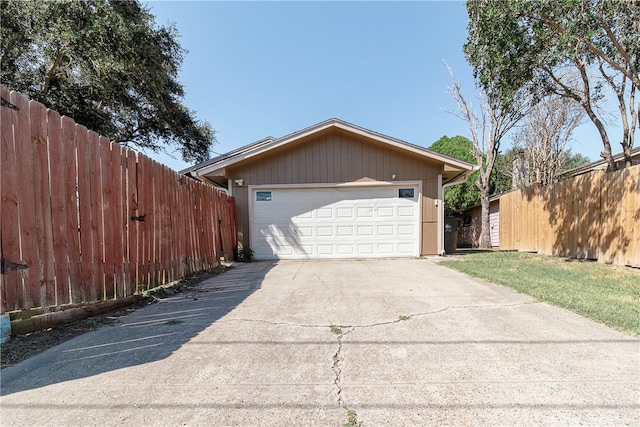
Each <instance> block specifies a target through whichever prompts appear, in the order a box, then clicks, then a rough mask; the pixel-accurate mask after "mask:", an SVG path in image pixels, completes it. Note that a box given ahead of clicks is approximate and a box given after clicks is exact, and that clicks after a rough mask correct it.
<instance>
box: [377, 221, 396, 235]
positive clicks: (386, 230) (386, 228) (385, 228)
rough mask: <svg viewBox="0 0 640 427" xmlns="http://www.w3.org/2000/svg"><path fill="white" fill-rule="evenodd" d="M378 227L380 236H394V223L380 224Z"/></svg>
mask: <svg viewBox="0 0 640 427" xmlns="http://www.w3.org/2000/svg"><path fill="white" fill-rule="evenodd" d="M377 229H378V236H393V225H392V224H382V225H378V227H377Z"/></svg>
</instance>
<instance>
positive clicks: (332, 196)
mask: <svg viewBox="0 0 640 427" xmlns="http://www.w3.org/2000/svg"><path fill="white" fill-rule="evenodd" d="M419 196H420V185H419V183H393V184H390V183H389V184H383V185H372V184H370V185H357V186H348V185H341V186H334V187H298V188H286V187H285V188H283V187H275V188H274V187H253V188H251V200H252V206H251V209H250V210H251V212H252V215H251V225H250V229H251V230H252V231H253V233H252V236H251V241H252V243H251V247H252V248H254V251H255V256H256V258H257V259H317V258H378V257H414V256H418V255H419V254H420V252H419V247H420V245H419V236H420V202H419V201H420V197H419Z"/></svg>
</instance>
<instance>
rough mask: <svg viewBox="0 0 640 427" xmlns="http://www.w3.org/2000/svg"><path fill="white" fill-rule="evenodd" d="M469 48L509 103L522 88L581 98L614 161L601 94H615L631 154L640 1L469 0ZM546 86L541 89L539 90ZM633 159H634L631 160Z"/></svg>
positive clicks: (478, 68) (481, 78)
mask: <svg viewBox="0 0 640 427" xmlns="http://www.w3.org/2000/svg"><path fill="white" fill-rule="evenodd" d="M467 10H468V14H469V24H468V30H469V34H468V38H467V43H466V44H465V46H464V51H465V54H466V56H467V59H468V61H469V63H470V64H471V65H472V66H473V67H474V74H475V77H476V78H477V79H478V82H479V84H480V86H481V87H482V88H483V89H484V91H485V93H487V95H488V96H489V97H490V98H492V99H494V100H499V102H501V103H503V104H504V105H509V104H510V103H511V102H512V100H513V99H514V94H516V93H517V91H518V90H521V89H522V88H523V87H529V88H532V89H534V91H538V92H537V93H542V94H544V92H545V91H546V92H555V93H557V94H559V95H562V96H565V97H567V98H570V99H572V100H573V101H575V102H577V103H578V104H580V105H581V106H582V108H584V110H585V112H586V114H587V115H588V117H589V118H590V119H591V120H592V121H593V123H594V125H595V126H596V127H597V129H598V131H599V133H600V136H601V139H602V142H603V147H604V150H603V153H602V157H603V158H605V159H606V160H607V161H608V162H609V165H610V168H611V169H615V163H614V162H613V157H612V150H611V143H610V139H609V138H610V137H609V134H608V131H607V128H606V119H604V118H603V117H602V115H601V114H599V111H598V107H599V100H600V99H601V98H602V97H603V96H605V95H606V94H607V93H609V94H613V96H614V98H615V99H616V101H617V102H616V103H617V104H618V106H619V110H620V120H621V124H622V128H623V135H622V138H621V141H620V143H621V145H622V148H623V152H624V153H625V155H628V156H630V150H631V148H632V147H633V143H634V141H633V137H634V129H635V127H636V126H637V125H638V124H640V122H639V118H638V114H637V112H638V109H640V105H637V104H636V101H635V92H636V90H638V89H640V78H639V76H638V69H639V68H640V3H639V2H638V1H635V0H629V1H619V0H591V1H587V0H565V1H538V0H514V1H504V0H469V1H467ZM540 89H542V92H540ZM628 160H630V158H629V159H628Z"/></svg>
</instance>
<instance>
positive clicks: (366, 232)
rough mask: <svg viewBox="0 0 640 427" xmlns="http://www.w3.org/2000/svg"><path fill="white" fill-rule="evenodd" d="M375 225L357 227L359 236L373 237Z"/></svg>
mask: <svg viewBox="0 0 640 427" xmlns="http://www.w3.org/2000/svg"><path fill="white" fill-rule="evenodd" d="M373 228H374V227H373V225H359V226H357V227H356V230H357V236H359V237H360V236H362V237H365V236H366V237H370V236H373Z"/></svg>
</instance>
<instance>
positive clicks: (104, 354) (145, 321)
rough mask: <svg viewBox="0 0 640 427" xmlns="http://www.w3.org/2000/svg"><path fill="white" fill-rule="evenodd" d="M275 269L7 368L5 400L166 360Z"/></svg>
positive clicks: (249, 273)
mask: <svg viewBox="0 0 640 427" xmlns="http://www.w3.org/2000/svg"><path fill="white" fill-rule="evenodd" d="M275 264H276V263H275V262H259V263H251V264H240V265H237V266H236V268H234V269H231V270H229V271H227V272H226V273H224V274H222V275H219V276H215V277H213V278H210V279H207V280H206V281H204V282H203V283H201V284H200V285H198V286H196V287H194V288H193V289H192V290H190V291H189V292H185V293H181V294H177V295H175V296H173V297H170V298H166V299H163V300H160V301H159V302H158V303H156V304H152V305H149V306H147V307H145V308H143V309H140V310H137V311H135V312H133V313H131V314H129V315H127V316H125V317H122V318H120V320H119V322H118V323H116V324H114V325H109V326H103V327H101V328H99V329H97V330H96V331H92V332H88V333H86V334H83V335H81V336H78V337H76V338H74V339H72V340H69V341H67V342H64V343H62V344H60V345H58V346H56V347H53V348H50V349H49V350H47V351H45V352H43V353H40V354H38V355H36V356H34V357H32V358H30V359H27V360H25V361H23V362H21V363H18V364H16V365H14V366H10V367H8V368H5V369H3V370H2V381H1V385H0V387H1V395H2V396H5V395H8V394H12V393H18V392H21V391H25V390H31V389H34V388H39V387H44V386H48V385H51V384H56V383H60V382H64V381H70V380H75V379H79V378H87V377H91V376H93V375H98V374H102V373H105V372H108V371H113V370H117V369H121V368H127V367H131V366H136V365H143V364H145V363H150V362H156V361H160V360H163V359H165V358H167V357H169V356H170V355H171V354H172V353H173V352H175V351H176V350H178V349H179V348H180V347H182V345H183V344H185V343H186V342H188V341H189V340H190V339H191V338H193V337H195V336H196V335H198V334H199V333H200V332H202V331H203V330H204V329H206V328H207V327H209V326H210V325H212V324H213V323H214V322H216V321H217V320H218V319H220V318H222V317H223V316H225V315H226V314H227V313H229V312H230V311H232V310H233V309H234V308H235V307H237V306H238V305H239V304H240V303H241V302H242V301H244V300H245V299H246V298H247V297H248V296H249V295H251V294H252V293H253V292H255V291H256V290H257V289H259V288H260V286H261V284H262V281H263V279H264V277H265V276H266V275H267V273H268V272H269V271H270V270H271V269H272V268H273V267H274V266H275ZM167 369H171V367H167ZM52 398H53V396H52Z"/></svg>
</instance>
